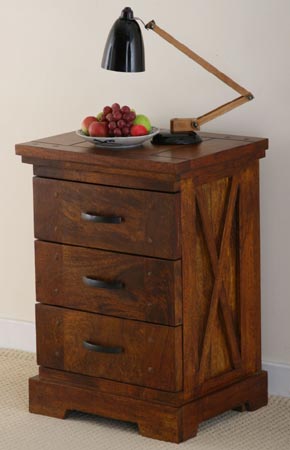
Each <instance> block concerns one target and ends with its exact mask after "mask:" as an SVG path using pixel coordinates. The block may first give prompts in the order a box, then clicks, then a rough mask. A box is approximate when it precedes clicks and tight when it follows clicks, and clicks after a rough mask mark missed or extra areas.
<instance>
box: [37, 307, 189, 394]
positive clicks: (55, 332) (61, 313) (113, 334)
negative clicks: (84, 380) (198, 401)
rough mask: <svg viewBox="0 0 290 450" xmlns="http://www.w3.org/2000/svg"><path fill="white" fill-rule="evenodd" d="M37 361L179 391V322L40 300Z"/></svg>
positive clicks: (180, 374) (180, 381) (180, 355)
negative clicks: (113, 314)
mask: <svg viewBox="0 0 290 450" xmlns="http://www.w3.org/2000/svg"><path fill="white" fill-rule="evenodd" d="M36 325H37V327H36V329H37V361H38V364H39V365H42V366H45V367H50V368H54V369H59V370H65V371H69V372H74V373H79V374H83V375H90V376H93V377H100V378H106V379H111V380H116V381H121V382H125V383H130V384H135V385H140V386H146V387H151V388H155V389H160V390H165V391H171V392H177V391H180V390H181V389H182V334H181V333H182V331H181V326H179V327H168V326H163V325H154V324H149V323H144V322H139V321H134V320H126V319H118V318H115V317H107V316H102V315H98V314H93V313H85V312H80V311H74V310H70V309H65V308H59V307H55V306H47V305H40V304H38V305H36Z"/></svg>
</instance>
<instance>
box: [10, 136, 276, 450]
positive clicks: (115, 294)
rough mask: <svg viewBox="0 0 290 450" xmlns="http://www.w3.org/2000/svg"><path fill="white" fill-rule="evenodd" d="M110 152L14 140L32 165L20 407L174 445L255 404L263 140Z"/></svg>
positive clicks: (58, 140)
mask: <svg viewBox="0 0 290 450" xmlns="http://www.w3.org/2000/svg"><path fill="white" fill-rule="evenodd" d="M201 136H202V138H203V141H202V142H201V143H200V144H197V145H184V146H177V145H176V146H154V145H152V144H150V143H148V144H146V145H144V146H142V147H138V148H134V149H124V150H120V151H116V150H110V149H100V148H97V147H94V146H93V145H91V144H90V143H88V142H86V141H82V139H81V138H80V137H79V136H77V135H76V134H75V133H66V134H63V135H59V136H53V137H50V138H45V139H41V140H38V141H33V142H28V143H25V144H19V145H16V153H17V154H18V155H21V156H22V161H23V162H24V163H28V164H32V165H33V169H34V179H33V193H34V229H35V238H36V241H35V273H36V301H37V304H36V334H37V362H38V365H39V374H38V375H37V376H35V377H33V378H31V379H30V380H29V408H30V411H31V412H33V413H37V414H44V415H48V416H52V417H58V418H65V417H66V416H67V414H68V413H69V412H70V411H72V410H79V411H83V412H88V413H92V414H97V415H101V416H105V417H111V418H115V419H119V420H126V421H130V422H135V423H137V424H138V428H139V431H140V433H141V434H142V435H144V436H148V437H152V438H156V439H161V440H166V441H170V442H182V441H184V440H186V439H188V438H190V437H193V436H195V434H196V433H197V429H198V425H199V423H201V422H202V421H204V420H206V419H208V418H210V417H213V416H215V415H217V414H220V413H222V412H224V411H226V410H229V409H232V408H235V409H240V410H245V409H247V410H250V411H251V410H255V409H257V408H260V407H262V406H264V405H266V404H267V374H266V372H264V371H262V370H261V318H260V316H261V313H260V247H259V240H260V236H259V159H260V158H263V157H264V156H265V150H266V149H267V146H268V142H267V140H266V139H260V138H251V137H244V136H225V135H218V134H211V133H201Z"/></svg>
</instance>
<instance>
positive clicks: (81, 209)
mask: <svg viewBox="0 0 290 450" xmlns="http://www.w3.org/2000/svg"><path fill="white" fill-rule="evenodd" d="M179 210H180V208H179V194H178V193H177V194H167V193H160V192H150V191H141V190H133V189H125V188H116V187H108V186H99V185H93V184H85V183H75V182H69V181H59V180H51V179H45V178H37V177H36V178H34V219H35V237H36V238H38V239H41V240H47V241H53V242H61V243H64V244H74V245H81V246H85V247H93V248H100V249H105V250H116V251H120V252H125V253H133V254H139V255H147V256H155V257H160V258H166V259H178V258H179V257H180V243H179V237H180V231H179V229H180V227H179V220H180V219H179V216H180V211H179Z"/></svg>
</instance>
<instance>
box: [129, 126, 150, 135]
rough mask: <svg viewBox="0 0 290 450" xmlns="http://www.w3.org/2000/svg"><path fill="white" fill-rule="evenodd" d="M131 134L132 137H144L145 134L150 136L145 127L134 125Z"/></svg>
mask: <svg viewBox="0 0 290 450" xmlns="http://www.w3.org/2000/svg"><path fill="white" fill-rule="evenodd" d="M130 132H131V136H144V135H145V134H148V131H147V130H146V128H145V127H144V125H132V127H131V130H130Z"/></svg>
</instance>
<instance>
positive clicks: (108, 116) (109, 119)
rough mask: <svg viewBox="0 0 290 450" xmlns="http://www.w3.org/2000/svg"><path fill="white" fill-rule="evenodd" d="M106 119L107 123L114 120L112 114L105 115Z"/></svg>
mask: <svg viewBox="0 0 290 450" xmlns="http://www.w3.org/2000/svg"><path fill="white" fill-rule="evenodd" d="M106 119H107V121H108V122H111V121H112V120H114V118H113V114H112V113H109V114H107V115H106Z"/></svg>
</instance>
